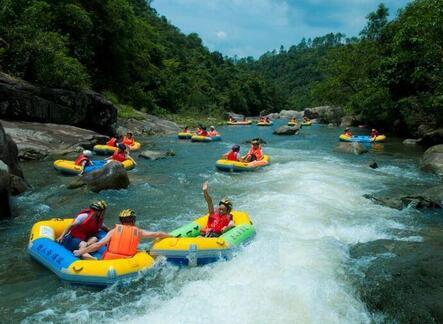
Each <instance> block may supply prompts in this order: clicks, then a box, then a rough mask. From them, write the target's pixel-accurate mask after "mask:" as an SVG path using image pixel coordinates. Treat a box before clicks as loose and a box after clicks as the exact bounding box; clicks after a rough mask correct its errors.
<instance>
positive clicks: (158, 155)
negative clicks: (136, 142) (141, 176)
mask: <svg viewBox="0 0 443 324" xmlns="http://www.w3.org/2000/svg"><path fill="white" fill-rule="evenodd" d="M138 156H139V157H141V158H144V159H148V160H152V161H153V160H160V159H166V158H167V157H172V156H175V152H174V151H151V150H144V151H143V152H141V153H140V154H139V155H138Z"/></svg>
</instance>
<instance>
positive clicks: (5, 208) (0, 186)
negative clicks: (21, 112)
mask: <svg viewBox="0 0 443 324" xmlns="http://www.w3.org/2000/svg"><path fill="white" fill-rule="evenodd" d="M27 189H28V184H27V183H26V181H25V179H24V177H23V172H22V170H21V168H20V165H19V162H18V150H17V145H16V144H15V142H14V141H13V140H12V139H11V137H10V136H9V135H8V134H6V132H5V130H4V129H3V126H2V124H1V123H0V219H1V218H6V217H9V216H11V213H10V210H11V209H10V206H9V196H10V195H11V194H12V195H18V194H20V193H22V192H24V191H26V190H27Z"/></svg>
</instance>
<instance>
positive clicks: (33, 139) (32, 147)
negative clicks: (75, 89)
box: [1, 120, 108, 160]
mask: <svg viewBox="0 0 443 324" xmlns="http://www.w3.org/2000/svg"><path fill="white" fill-rule="evenodd" d="M1 123H2V124H3V125H4V128H5V131H6V132H7V133H8V134H9V135H10V136H11V137H12V138H13V139H14V141H15V142H16V143H17V147H18V157H19V158H20V159H21V160H42V159H44V158H46V157H47V156H48V155H65V154H69V153H72V152H79V151H81V150H82V149H92V148H93V146H94V145H96V144H104V143H105V142H106V140H107V138H108V137H107V136H105V135H100V134H98V133H96V132H94V131H91V130H87V129H83V128H78V127H75V126H69V125H58V124H45V123H31V122H10V121H3V120H2V121H1Z"/></svg>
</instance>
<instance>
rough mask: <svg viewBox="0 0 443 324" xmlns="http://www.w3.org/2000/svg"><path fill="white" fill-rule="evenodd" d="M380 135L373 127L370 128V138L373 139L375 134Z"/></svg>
mask: <svg viewBox="0 0 443 324" xmlns="http://www.w3.org/2000/svg"><path fill="white" fill-rule="evenodd" d="M379 135H380V133H379V132H378V131H377V130H376V129H375V128H373V129H372V130H371V139H372V140H375V138H376V137H377V136H379Z"/></svg>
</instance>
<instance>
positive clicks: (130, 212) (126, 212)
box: [119, 209, 135, 218]
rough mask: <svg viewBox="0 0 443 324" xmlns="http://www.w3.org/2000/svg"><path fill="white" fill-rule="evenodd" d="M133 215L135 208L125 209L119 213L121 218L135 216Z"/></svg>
mask: <svg viewBox="0 0 443 324" xmlns="http://www.w3.org/2000/svg"><path fill="white" fill-rule="evenodd" d="M133 216H135V211H134V210H133V209H124V210H122V211H121V212H120V215H119V217H120V218H124V217H133Z"/></svg>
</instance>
